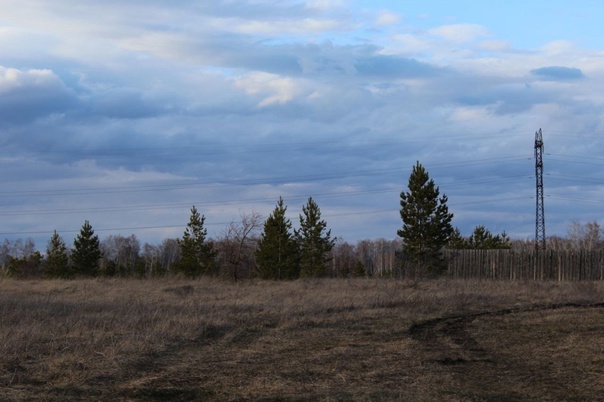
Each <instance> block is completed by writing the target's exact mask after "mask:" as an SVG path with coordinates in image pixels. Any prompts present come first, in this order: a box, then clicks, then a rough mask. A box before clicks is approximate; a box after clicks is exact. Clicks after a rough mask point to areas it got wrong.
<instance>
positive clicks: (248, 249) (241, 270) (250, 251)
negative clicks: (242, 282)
mask: <svg viewBox="0 0 604 402" xmlns="http://www.w3.org/2000/svg"><path fill="white" fill-rule="evenodd" d="M240 217H241V220H240V221H239V222H235V221H232V222H231V223H229V225H228V226H227V227H226V229H224V231H223V232H222V235H221V236H220V238H219V240H218V242H217V244H216V246H217V249H218V256H219V263H220V265H221V267H220V268H221V270H222V271H223V272H226V273H227V274H228V275H229V276H230V277H232V278H233V279H234V280H235V281H237V280H238V279H240V278H242V277H249V276H251V274H252V273H253V272H254V271H255V268H256V267H255V264H256V263H255V258H254V252H255V251H256V247H257V243H258V232H259V230H260V228H261V227H262V222H263V220H262V215H261V214H260V213H258V212H252V213H251V214H246V213H242V214H241V215H240Z"/></svg>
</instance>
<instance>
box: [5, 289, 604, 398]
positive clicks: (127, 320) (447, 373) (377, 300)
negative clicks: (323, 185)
mask: <svg viewBox="0 0 604 402" xmlns="http://www.w3.org/2000/svg"><path fill="white" fill-rule="evenodd" d="M603 302H604V283H592V282H586V283H581V282H575V283H551V282H487V281H485V282H472V281H452V280H439V281H428V282H419V283H415V282H403V281H394V280H366V279H358V280H307V281H296V282H283V283H277V282H245V283H238V284H233V283H227V282H221V281H215V280H210V279H203V280H199V281H184V280H148V281H137V280H77V281H13V280H8V279H0V399H2V400H24V399H28V400H36V399H39V400H70V399H71V400H82V399H84V400H108V399H115V400H241V399H252V400H258V399H263V400H275V399H295V400H317V399H319V400H320V399H323V400H400V399H404V400H531V399H534V400H561V399H566V400H568V399H575V400H597V399H599V398H601V397H602V395H604V380H603V378H604V308H602V303H603ZM597 304H599V306H594V305H597ZM582 305H591V307H581V306H582Z"/></svg>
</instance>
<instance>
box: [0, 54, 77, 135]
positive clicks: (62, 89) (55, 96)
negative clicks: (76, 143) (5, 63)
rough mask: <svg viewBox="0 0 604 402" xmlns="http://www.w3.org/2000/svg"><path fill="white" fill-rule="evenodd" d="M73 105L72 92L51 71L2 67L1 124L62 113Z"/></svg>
mask: <svg viewBox="0 0 604 402" xmlns="http://www.w3.org/2000/svg"><path fill="white" fill-rule="evenodd" d="M73 102H74V96H73V94H72V93H71V91H70V90H69V89H68V88H67V87H66V86H65V85H64V84H63V82H62V81H61V79H60V78H59V77H58V76H57V75H56V74H54V73H53V72H52V71H50V70H36V69H32V70H25V71H23V70H19V69H16V68H6V67H1V66H0V124H1V123H2V122H12V123H18V122H26V121H30V120H34V119H37V118H40V117H43V116H47V115H49V114H51V113H58V112H62V111H65V110H66V109H67V108H68V107H69V106H70V105H72V104H73Z"/></svg>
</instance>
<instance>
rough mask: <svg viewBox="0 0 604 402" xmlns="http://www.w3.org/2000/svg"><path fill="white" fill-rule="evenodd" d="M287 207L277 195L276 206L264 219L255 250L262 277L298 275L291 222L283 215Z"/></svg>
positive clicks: (274, 277)
mask: <svg viewBox="0 0 604 402" xmlns="http://www.w3.org/2000/svg"><path fill="white" fill-rule="evenodd" d="M286 211H287V207H286V206H285V205H284V202H283V198H282V197H279V201H278V202H277V206H276V207H275V209H274V211H273V212H272V213H271V214H270V215H269V217H268V218H267V219H266V221H264V230H263V232H262V235H261V237H260V241H259V242H258V249H257V250H256V253H255V255H256V262H257V263H258V274H259V276H260V277H261V278H263V279H295V278H297V277H298V276H299V274H300V272H299V269H298V268H299V266H298V258H297V257H298V247H297V244H296V241H295V239H294V237H293V235H292V232H291V230H292V223H291V221H290V220H289V219H287V218H286V217H285V212H286Z"/></svg>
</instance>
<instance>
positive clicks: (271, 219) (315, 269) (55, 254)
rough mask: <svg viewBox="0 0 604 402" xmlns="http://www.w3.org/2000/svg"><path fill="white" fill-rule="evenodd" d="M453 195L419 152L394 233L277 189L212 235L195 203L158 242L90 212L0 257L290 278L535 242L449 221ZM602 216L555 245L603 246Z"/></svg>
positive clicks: (113, 271)
mask: <svg viewBox="0 0 604 402" xmlns="http://www.w3.org/2000/svg"><path fill="white" fill-rule="evenodd" d="M447 201H448V200H447V197H446V195H444V194H443V195H442V196H441V195H440V190H439V188H438V187H437V186H436V185H435V183H434V181H433V180H432V179H430V177H429V175H428V173H427V171H426V170H425V169H424V167H423V166H422V165H421V164H420V163H419V162H417V163H416V165H415V166H414V167H413V169H412V172H411V174H410V176H409V182H408V185H407V189H406V190H405V191H402V192H401V194H400V205H401V209H400V215H401V220H402V223H403V225H402V228H401V229H399V230H398V231H397V234H398V238H396V239H394V240H386V239H377V240H362V241H359V242H357V243H356V244H350V243H347V242H345V241H343V240H342V239H337V238H334V237H332V236H331V230H330V229H328V227H327V223H326V221H325V220H324V219H322V218H321V210H320V208H319V206H318V205H317V203H316V202H315V200H314V199H313V198H312V197H310V198H309V199H308V201H307V203H306V204H305V205H304V206H303V207H302V213H301V214H299V225H298V228H297V229H293V224H292V222H291V220H290V219H288V218H287V217H286V212H287V206H286V205H285V201H284V200H283V198H282V197H279V200H278V201H277V204H276V206H275V208H274V210H273V211H272V212H271V213H270V214H269V216H268V217H267V218H266V219H264V220H263V219H262V217H261V215H260V214H258V213H251V214H242V215H241V220H240V221H238V222H235V221H233V222H231V223H230V224H229V225H228V226H227V227H226V228H225V229H224V231H223V232H222V233H221V234H220V235H219V236H218V237H217V238H216V239H209V238H208V233H207V229H206V228H205V219H206V218H205V216H204V215H203V214H201V213H200V212H199V211H198V210H197V208H196V207H195V206H193V207H192V208H191V215H190V218H189V222H188V224H187V226H186V229H185V231H184V233H183V235H182V237H180V238H177V239H165V240H163V241H162V242H161V243H160V244H159V245H150V244H148V243H146V244H144V245H143V246H142V247H141V245H140V242H139V240H138V239H137V237H136V236H135V235H134V234H133V235H131V236H128V237H125V236H120V235H110V236H107V237H106V238H105V239H103V241H101V240H100V239H99V237H98V236H97V235H96V234H95V233H94V230H93V228H92V226H91V224H90V223H89V221H85V222H84V224H83V226H82V228H81V230H80V232H79V234H78V235H77V236H76V238H75V240H74V243H73V247H68V246H67V244H66V243H65V241H64V240H63V239H62V237H61V236H60V234H59V233H57V232H56V231H55V232H54V233H53V234H52V236H51V238H50V240H49V241H48V244H47V248H46V253H45V255H42V254H41V253H40V252H39V251H36V250H35V245H34V243H33V240H31V239H27V240H25V242H24V241H22V240H20V239H19V240H17V241H15V242H13V243H11V242H10V241H8V240H5V241H4V243H3V244H2V245H0V267H1V268H2V271H3V272H4V273H5V274H8V275H11V276H14V277H48V278H73V277H94V276H132V277H156V276H165V275H177V276H183V277H189V278H193V277H199V276H204V275H210V276H223V277H228V278H231V279H233V280H240V279H245V278H251V277H258V278H262V279H273V280H289V279H296V278H303V277H326V276H331V277H351V276H405V275H404V273H403V272H401V270H403V269H408V267H410V266H413V270H414V272H416V273H419V274H420V275H438V274H441V273H442V272H443V269H444V268H445V266H446V264H445V261H444V260H443V250H445V249H456V250H471V249H480V250H486V249H510V248H518V249H522V248H527V247H534V245H533V243H532V242H531V241H522V240H514V241H512V240H511V239H510V238H509V237H508V235H507V234H506V233H505V232H503V233H501V234H493V233H491V232H490V231H489V230H488V229H487V228H486V227H485V226H483V225H478V226H476V227H475V229H474V231H473V232H472V233H471V234H470V235H469V236H465V237H464V236H463V235H462V234H461V232H460V230H459V229H458V228H455V227H453V226H452V220H453V214H452V213H450V212H449V210H448V207H447ZM601 234H602V231H601V229H600V227H599V225H598V224H597V223H596V222H590V223H588V224H586V225H581V224H579V223H573V224H572V225H571V227H570V228H569V238H568V239H563V238H558V237H553V238H549V239H548V243H549V244H550V245H551V246H552V247H555V248H556V247H557V248H562V247H566V248H570V247H581V248H589V247H591V248H594V247H602V241H601V240H600V239H601V237H602V236H601Z"/></svg>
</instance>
